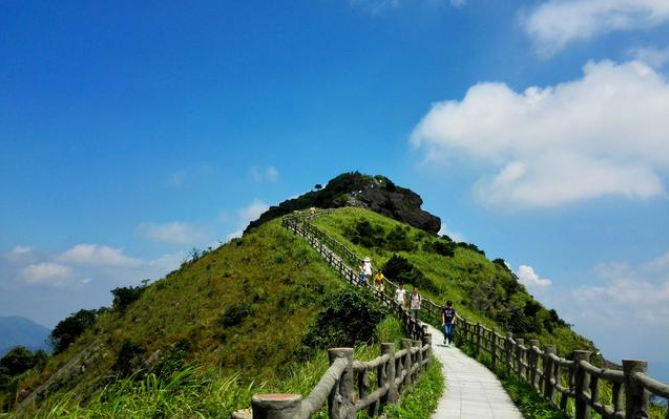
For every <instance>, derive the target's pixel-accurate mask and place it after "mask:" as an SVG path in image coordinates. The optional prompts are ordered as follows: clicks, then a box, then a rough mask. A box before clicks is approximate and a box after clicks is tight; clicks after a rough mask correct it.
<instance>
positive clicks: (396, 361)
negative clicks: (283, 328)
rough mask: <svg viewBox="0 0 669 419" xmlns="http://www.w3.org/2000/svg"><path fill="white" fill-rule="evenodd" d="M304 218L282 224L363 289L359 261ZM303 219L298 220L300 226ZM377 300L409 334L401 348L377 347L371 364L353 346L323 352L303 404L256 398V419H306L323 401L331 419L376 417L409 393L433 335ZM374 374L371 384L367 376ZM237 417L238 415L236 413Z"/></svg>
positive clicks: (282, 397)
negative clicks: (323, 367) (322, 366)
mask: <svg viewBox="0 0 669 419" xmlns="http://www.w3.org/2000/svg"><path fill="white" fill-rule="evenodd" d="M309 218H310V217H306V218H305V219H303V220H300V219H299V218H297V217H291V216H288V217H284V219H283V223H282V225H283V226H284V227H286V228H287V229H289V230H291V231H292V232H294V233H295V234H297V235H299V236H302V237H303V238H304V239H305V240H307V241H308V242H309V244H310V245H311V246H312V247H313V248H314V249H316V250H317V251H318V253H320V254H321V256H323V258H325V260H327V261H328V263H329V264H330V265H331V266H332V267H334V268H335V270H336V271H337V272H338V274H339V275H340V276H341V277H342V278H344V279H345V280H347V281H348V282H350V283H351V284H352V285H355V286H358V287H362V286H365V285H364V284H360V282H359V281H358V277H357V274H356V272H355V271H354V270H353V269H352V268H351V267H350V266H349V263H352V262H353V263H354V266H355V263H359V259H358V258H357V257H356V256H355V254H354V253H353V252H351V251H350V250H348V249H347V248H346V247H345V246H343V245H341V244H340V243H338V242H337V241H336V240H334V239H332V238H331V237H329V236H327V235H326V234H324V233H323V232H321V231H320V230H319V229H317V228H315V227H314V226H313V225H312V224H311V223H309V222H308V221H309ZM300 221H303V222H300ZM375 295H376V296H377V298H379V299H380V301H381V302H382V303H383V304H384V305H385V306H386V307H388V308H389V309H390V310H391V312H393V313H394V314H395V315H396V316H397V317H398V318H399V319H400V321H401V323H402V324H403V325H404V327H405V329H406V330H407V331H408V333H409V336H410V337H411V338H409V339H402V349H401V350H399V351H397V352H395V345H394V344H392V343H383V344H381V354H380V355H379V356H378V357H377V358H375V359H373V360H371V361H359V360H354V359H353V349H352V348H334V349H330V350H328V354H329V357H330V364H331V365H330V368H328V370H327V371H326V372H325V374H324V375H323V377H321V379H320V381H319V382H318V384H317V385H316V387H314V389H313V390H312V391H311V393H310V394H309V395H308V396H307V397H306V398H305V399H304V400H302V396H301V395H299V394H256V395H255V396H253V398H252V400H251V409H252V413H253V418H255V419H261V418H262V419H308V418H310V417H311V416H312V415H314V414H315V413H316V412H318V411H319V410H321V409H322V408H323V407H324V406H325V405H326V403H327V405H328V415H329V417H330V418H331V419H354V418H355V417H356V414H357V412H359V411H361V410H367V412H368V414H369V416H370V417H374V416H377V415H378V414H379V413H380V412H381V411H382V410H383V407H384V406H385V405H387V404H389V403H397V402H398V401H399V400H400V398H401V396H402V394H404V393H405V392H406V391H407V390H409V389H411V388H412V386H413V383H414V382H415V381H416V380H417V379H418V377H419V375H420V374H421V372H423V371H424V370H425V369H426V368H427V367H428V365H429V361H430V357H431V355H432V353H431V351H432V336H431V335H430V334H429V333H427V327H425V328H424V327H423V326H422V325H421V324H420V323H419V322H418V321H417V320H415V319H414V318H412V317H411V316H409V315H408V314H407V313H406V311H404V309H403V308H402V306H401V305H400V304H399V303H397V302H396V301H395V300H394V299H393V298H390V297H389V296H388V295H387V294H384V293H379V292H377V293H375ZM373 375H375V376H376V383H371V382H370V376H373ZM235 416H236V417H239V418H241V417H243V415H241V414H240V413H236V414H235Z"/></svg>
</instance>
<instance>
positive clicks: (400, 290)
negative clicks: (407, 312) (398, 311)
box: [395, 284, 407, 306]
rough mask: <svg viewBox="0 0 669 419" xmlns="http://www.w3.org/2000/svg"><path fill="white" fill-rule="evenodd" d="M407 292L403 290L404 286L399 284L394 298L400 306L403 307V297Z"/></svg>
mask: <svg viewBox="0 0 669 419" xmlns="http://www.w3.org/2000/svg"><path fill="white" fill-rule="evenodd" d="M406 293H407V291H406V290H405V289H404V284H400V287H399V288H398V289H397V290H396V291H395V297H396V298H397V302H398V303H400V305H401V306H403V305H404V296H405V295H406Z"/></svg>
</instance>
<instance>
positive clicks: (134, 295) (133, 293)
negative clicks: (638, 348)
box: [111, 286, 146, 313]
mask: <svg viewBox="0 0 669 419" xmlns="http://www.w3.org/2000/svg"><path fill="white" fill-rule="evenodd" d="M145 289H146V287H145V286H136V287H119V288H114V289H113V290H111V293H112V295H113V296H114V302H113V304H112V307H113V309H114V310H116V311H118V312H120V313H124V312H125V310H126V309H127V308H128V307H129V306H130V305H131V304H132V303H134V302H135V301H137V300H138V299H139V297H141V296H142V293H143V292H144V290H145Z"/></svg>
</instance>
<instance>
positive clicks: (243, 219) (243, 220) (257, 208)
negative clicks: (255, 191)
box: [227, 200, 269, 240]
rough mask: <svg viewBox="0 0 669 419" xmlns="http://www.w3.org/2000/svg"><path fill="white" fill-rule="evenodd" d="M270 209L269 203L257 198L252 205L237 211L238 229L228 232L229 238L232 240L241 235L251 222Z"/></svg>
mask: <svg viewBox="0 0 669 419" xmlns="http://www.w3.org/2000/svg"><path fill="white" fill-rule="evenodd" d="M268 209H269V205H267V204H266V203H264V202H262V201H260V200H255V201H253V202H252V203H251V204H250V205H248V206H246V207H244V208H241V209H240V210H239V211H237V230H235V231H234V232H232V233H230V234H228V236H227V239H228V240H231V239H234V238H237V237H241V236H242V234H243V233H244V229H245V228H246V227H247V226H248V225H249V223H250V222H251V221H254V220H256V219H258V218H259V217H260V215H261V214H262V213H263V212H265V211H267V210H268Z"/></svg>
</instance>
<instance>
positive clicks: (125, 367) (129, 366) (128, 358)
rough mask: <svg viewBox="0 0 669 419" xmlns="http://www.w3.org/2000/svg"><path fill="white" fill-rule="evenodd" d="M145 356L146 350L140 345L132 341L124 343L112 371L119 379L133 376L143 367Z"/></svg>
mask: <svg viewBox="0 0 669 419" xmlns="http://www.w3.org/2000/svg"><path fill="white" fill-rule="evenodd" d="M143 355H144V350H143V349H142V348H141V347H140V346H139V345H137V344H135V343H133V342H130V341H125V342H123V345H121V349H120V350H119V353H118V356H117V357H116V362H115V363H114V365H113V366H112V371H114V372H115V373H116V374H117V375H118V376H119V377H127V376H129V375H131V374H132V373H133V372H134V371H135V370H136V369H137V368H139V366H140V365H141V363H142V356H143Z"/></svg>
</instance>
